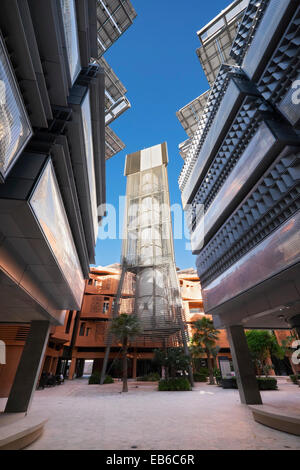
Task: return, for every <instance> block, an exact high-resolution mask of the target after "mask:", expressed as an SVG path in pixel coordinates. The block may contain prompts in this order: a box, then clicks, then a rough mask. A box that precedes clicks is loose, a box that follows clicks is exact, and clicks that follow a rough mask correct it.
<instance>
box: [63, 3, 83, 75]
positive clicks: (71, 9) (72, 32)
mask: <svg viewBox="0 0 300 470" xmlns="http://www.w3.org/2000/svg"><path fill="white" fill-rule="evenodd" d="M60 4H61V10H62V18H63V25H64V32H65V39H66V47H67V57H68V62H69V69H70V77H71V82H72V84H73V83H74V81H75V80H76V78H77V76H78V74H79V72H80V69H81V65H80V55H79V42H78V32H77V21H76V11H75V2H74V0H60Z"/></svg>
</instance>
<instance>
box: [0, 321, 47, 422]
mask: <svg viewBox="0 0 300 470" xmlns="http://www.w3.org/2000/svg"><path fill="white" fill-rule="evenodd" d="M49 331H50V323H49V322H48V321H33V322H31V325H30V331H29V334H28V337H27V340H26V343H25V346H24V349H23V353H22V356H21V359H20V362H19V365H18V369H17V372H16V375H15V379H14V383H13V385H12V388H11V391H10V394H9V397H8V400H7V403H6V408H5V412H6V413H22V412H26V411H27V410H28V409H29V407H30V404H31V400H32V397H33V394H34V391H35V389H36V386H37V381H38V378H39V372H40V368H41V365H42V363H43V359H44V354H45V350H46V347H47V343H48V338H49Z"/></svg>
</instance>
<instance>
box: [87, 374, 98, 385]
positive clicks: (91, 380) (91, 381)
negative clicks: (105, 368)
mask: <svg viewBox="0 0 300 470" xmlns="http://www.w3.org/2000/svg"><path fill="white" fill-rule="evenodd" d="M95 384H100V372H97V371H96V372H93V373H92V375H91V376H90V378H89V385H95Z"/></svg>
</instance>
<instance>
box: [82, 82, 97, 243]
mask: <svg viewBox="0 0 300 470" xmlns="http://www.w3.org/2000/svg"><path fill="white" fill-rule="evenodd" d="M82 122H83V133H84V145H85V153H86V163H87V170H88V178H89V187H90V198H91V205H92V214H93V224H94V236H95V241H96V240H97V236H98V215H97V196H96V181H95V165H94V150H93V134H92V122H91V106H90V92H89V91H88V92H87V94H86V96H85V98H84V101H83V103H82Z"/></svg>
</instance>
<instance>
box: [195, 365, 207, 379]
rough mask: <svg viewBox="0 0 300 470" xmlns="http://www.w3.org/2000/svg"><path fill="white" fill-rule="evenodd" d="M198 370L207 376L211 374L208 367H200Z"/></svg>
mask: <svg viewBox="0 0 300 470" xmlns="http://www.w3.org/2000/svg"><path fill="white" fill-rule="evenodd" d="M196 372H198V374H201V375H205V377H208V376H209V370H208V368H207V367H199V369H197V371H196Z"/></svg>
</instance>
